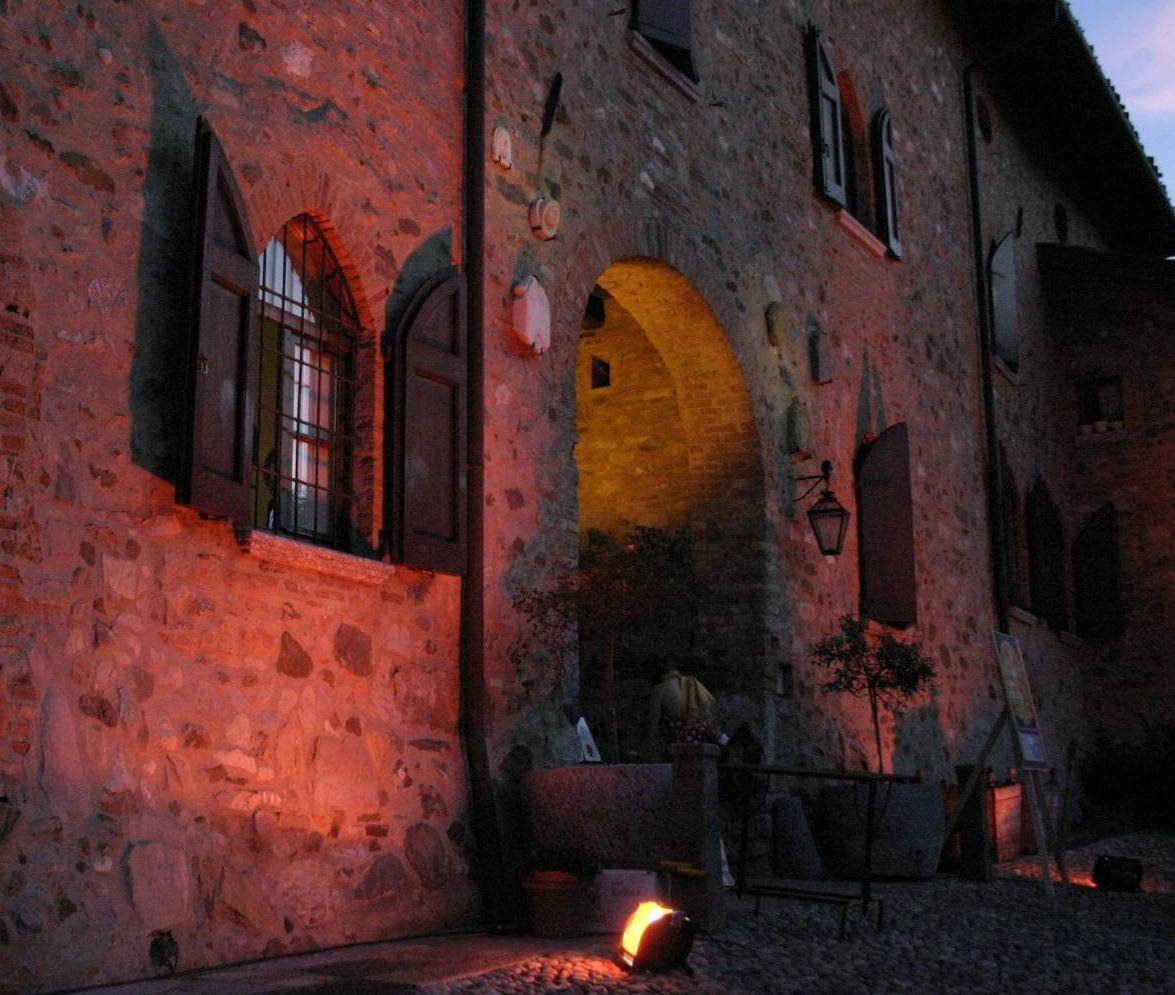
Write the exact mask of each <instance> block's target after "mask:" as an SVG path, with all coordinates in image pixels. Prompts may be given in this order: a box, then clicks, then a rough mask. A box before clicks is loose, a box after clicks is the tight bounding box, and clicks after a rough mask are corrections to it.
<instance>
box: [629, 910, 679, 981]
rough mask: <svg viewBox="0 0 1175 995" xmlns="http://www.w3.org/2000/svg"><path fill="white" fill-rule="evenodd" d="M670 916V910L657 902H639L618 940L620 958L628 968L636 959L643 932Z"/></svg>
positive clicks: (671, 912)
mask: <svg viewBox="0 0 1175 995" xmlns="http://www.w3.org/2000/svg"><path fill="white" fill-rule="evenodd" d="M672 914H673V910H672V909H667V908H665V906H664V905H659V904H658V903H657V902H641V904H640V905H638V906H637V907H636V911H635V912H634V913H633V914H632V915H630V916H629V917H628V922H626V923H625V924H624V933H623V934H622V936H621V938H620V956H621V957H622V958H623V959H624V962H625V963H626V964H627V965H628V966H629V967H632V963H633V961H634V960H635V959H636V952H637V950H638V949H640V945H641V937H642V936H644V934H645V930H646V929H648V928H649V927H650V926H651V925H653V923H655V922H657V921H658V920H659V919H664V918H665V917H666V916H667V915H672Z"/></svg>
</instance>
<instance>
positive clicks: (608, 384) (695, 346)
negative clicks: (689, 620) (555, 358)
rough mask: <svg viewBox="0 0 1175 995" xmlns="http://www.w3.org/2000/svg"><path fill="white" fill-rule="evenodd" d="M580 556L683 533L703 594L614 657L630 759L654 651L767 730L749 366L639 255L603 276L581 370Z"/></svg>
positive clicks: (637, 747) (677, 283)
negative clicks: (688, 609) (645, 536)
mask: <svg viewBox="0 0 1175 995" xmlns="http://www.w3.org/2000/svg"><path fill="white" fill-rule="evenodd" d="M576 398H577V404H576V408H577V427H578V442H577V445H576V449H575V457H576V463H577V467H578V470H579V540H580V550H581V557H582V556H583V555H584V553H585V550H587V549H589V547H590V546H591V544H592V543H593V542H594V541H599V540H600V538H601V537H606V539H605V541H612V542H624V541H626V539H628V538H630V537H631V536H632V535H633V534H634V531H635V530H640V529H645V530H648V529H653V530H657V532H658V533H659V534H664V535H666V536H669V537H673V536H677V535H684V536H685V537H686V538H687V540H688V545H689V558H690V561H691V562H692V572H693V575H694V577H695V578H696V582H697V590H698V592H699V598H698V604H697V611H696V618H695V621H694V624H692V625H689V626H686V625H680V626H678V625H665V626H663V627H662V629H661V630H660V631H652V632H650V631H643V632H641V633H639V634H638V635H635V636H633V637H631V638H624V637H623V636H622V637H621V638H620V639H619V641H618V645H617V646H616V654H615V655H616V668H615V669H616V682H617V687H616V696H615V697H616V707H617V712H618V723H617V724H618V727H619V731H620V735H619V750H618V754H619V755H618V756H616V757H612V758H610V759H616V760H623V759H626V758H628V757H630V756H633V755H636V754H639V753H640V752H641V748H642V746H643V740H644V732H645V703H646V700H647V693H648V689H649V682H648V680H647V678H646V677H645V675H644V673H643V668H642V667H641V662H642V660H643V658H644V657H645V656H646V655H648V654H649V653H651V652H656V653H657V654H658V655H659V656H660V657H661V659H662V660H663V661H664V662H665V663H666V664H667V665H674V666H681V667H683V668H686V667H688V668H690V669H692V670H694V671H695V672H696V673H698V675H699V676H700V677H702V679H703V680H704V681H705V682H706V683H707V685H709V686H710V687H711V689H712V690H714V691H715V693H716V694H717V695H718V698H719V711H720V717H721V718H722V719H723V720H724V721H725V722H726V723H727V724H728V725H730V724H733V723H734V722H737V721H738V720H739V719H744V718H745V719H749V720H751V722H752V725H757V724H758V722H757V719H758V713H759V710H760V709H761V707H762V700H763V690H764V686H765V685H764V681H765V675H764V672H763V671H764V661H765V640H766V635H765V619H764V590H765V567H764V559H765V539H764V537H765V524H764V515H765V500H764V486H763V469H762V461H761V454H760V450H759V441H758V435H757V432H756V429H755V425H754V419H753V415H752V410H751V399H750V395H749V393H748V391H747V387H746V384H745V382H744V379H743V375H742V370H741V368H740V366H739V363H738V360H737V357H736V356H735V353H734V351H733V349H732V348H731V346H730V343H729V341H728V340H727V337H726V335H725V334H724V332H723V330H722V328H721V326H720V325H719V323H718V320H717V318H716V317H715V315H714V312H713V311H712V310H711V308H710V306H709V305H708V304H707V302H706V300H705V298H704V297H703V296H702V294H701V293H700V292H699V291H698V290H697V288H696V287H695V286H694V285H693V284H692V283H691V282H690V280H689V279H688V278H687V277H685V276H684V275H683V274H682V273H681V272H679V271H678V270H676V269H674V268H673V267H671V266H669V265H667V264H665V263H662V262H659V261H656V260H652V259H648V258H626V259H622V260H620V261H618V262H615V263H613V264H612V265H611V266H609V267H608V268H607V269H606V270H605V271H604V272H603V273H602V274H601V275H600V276H599V277H598V279H597V281H596V286H595V288H594V289H593V291H592V295H591V298H590V299H589V301H588V302H587V307H586V308H585V312H584V323H583V328H582V330H581V333H580V338H579V348H578V354H577V364H576ZM606 652H607V648H606V646H605V645H604V639H603V637H602V635H601V633H599V632H596V633H592V632H587V633H584V634H583V637H582V639H581V656H580V687H581V693H582V699H583V708H584V712H585V714H586V715H587V717H588V720H589V723H591V724H592V726H593V728H595V729H599V730H606V729H607V727H608V721H607V717H606V714H605V712H606V709H607V707H608V701H607V698H606V696H605V694H604V683H605V682H604V667H603V662H604V658H605V655H606Z"/></svg>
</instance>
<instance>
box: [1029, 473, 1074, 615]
mask: <svg viewBox="0 0 1175 995" xmlns="http://www.w3.org/2000/svg"><path fill="white" fill-rule="evenodd" d="M1025 512H1026V513H1025V521H1026V525H1027V529H1026V532H1027V538H1028V569H1029V580H1030V583H1031V588H1032V611H1033V613H1034V614H1035V615H1037V616H1039V617H1040V618H1043V619H1044V620H1045V621H1046V622H1047V623H1048V625H1049V628H1051V629H1064V628H1065V625H1066V622H1067V618H1066V614H1067V613H1066V607H1065V532H1064V529H1063V527H1062V525H1061V516H1060V513H1059V512H1058V511H1057V506H1056V505H1055V504H1053V499H1052V497H1051V495H1050V494H1049V489H1048V487H1047V486H1046V485H1045V482H1044V481H1043V480H1037V482H1036V483H1035V484H1034V485H1033V487H1032V490H1031V491H1029V492H1028V501H1027V507H1026V509H1025Z"/></svg>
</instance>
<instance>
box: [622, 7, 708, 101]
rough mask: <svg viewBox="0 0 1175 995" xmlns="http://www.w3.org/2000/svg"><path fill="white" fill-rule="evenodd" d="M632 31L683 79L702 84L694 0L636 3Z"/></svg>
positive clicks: (633, 9) (633, 8)
mask: <svg viewBox="0 0 1175 995" xmlns="http://www.w3.org/2000/svg"><path fill="white" fill-rule="evenodd" d="M632 29H633V30H634V31H636V32H637V33H638V34H640V35H641V36H642V37H644V38H645V39H646V40H647V41H648V42H649V44H650V45H652V46H653V48H655V49H656V50H657V51H658V52H659V53H660V54H661V55H662V56H664V57H665V60H666V61H667V62H668V63H669V64H670V65H671V66H673V68H674V69H676V70H678V72H680V73H681V74H682V75H683V76H685V77H687V78H688V79H691V80H693V81H694V82H695V83H696V82H698V70H697V66H695V65H694V56H693V32H692V26H691V23H690V0H635V2H634V3H633V5H632Z"/></svg>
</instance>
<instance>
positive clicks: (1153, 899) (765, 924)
mask: <svg viewBox="0 0 1175 995" xmlns="http://www.w3.org/2000/svg"><path fill="white" fill-rule="evenodd" d="M1084 850H1088V851H1089V853H1088V854H1086V853H1085V852H1084ZM1096 853H1120V854H1130V855H1135V856H1139V857H1140V858H1142V859H1143V860H1144V863H1146V864H1147V866H1148V867H1149V868H1161V871H1162V873H1161V874H1160V875H1159V876H1158V877H1154V876H1148V882H1147V886H1148V887H1149V888H1150V889H1151V890H1150V891H1147V892H1145V893H1143V894H1113V893H1106V892H1099V891H1096V890H1094V889H1093V888H1090V887H1082V886H1079V885H1078V886H1073V887H1069V888H1059V887H1058V889H1057V895H1056V898H1055V899H1054V900H1050V899H1049V898H1048V897H1047V896H1046V894H1045V891H1044V888H1043V887H1041V885H1040V883H1039V881H1033V880H1030V879H1029V880H1019V879H1017V878H1016V877H1014V876H1012V875H1013V871H1014V869H1013V868H1006V869H1004V871H1005V873H1006V874H1007V875H1008V876H1004V877H1001V879H1000V880H998V881H997V882H996V883H995V884H992V885H985V884H978V883H972V882H966V881H959V880H956V879H952V878H940V879H937V880H934V881H926V882H918V883H909V884H887V885H883V886H879V888H878V892H879V893H880V894H881V895H882V896H883V897H884V899H885V906H886V909H885V911H886V928H885V929H884V930H882V931H881V932H880V933H878V932H875V931H874V929H873V926H872V924H871V923H867V922H865V921H864V920H862V919H861V917H860V916H859V914H857V913H854V914H853V916H852V917H851V920H850V927H849V931H848V935H847V937H846V938H845V939H844V940H843V941H838V939H837V913H835V912H834V911H833V910H832V909H830V908H826V907H820V906H813V905H808V904H801V903H796V902H784V901H782V900H779V899H773V900H772V899H767V900H765V901H764V909H763V912H762V914H761V915H760V916H758V917H756V916H755V915H754V912H753V910H752V909H751V908H750V907H740V908H737V909H736V910H734V912H733V914H732V915H731V917H730V922H729V923H728V925H727V926H726V927H725V928H724V929H723V930H722V931H721V932H720V933H719V934H718V935H716V936H703V937H699V939H698V942H697V943H696V945H695V948H694V953H693V954H692V956H691V957H690V965H691V967H692V968H693V970H694V977H692V978H691V977H689V976H688V975H687V974H685V973H684V972H681V971H678V972H674V973H672V974H667V975H637V976H633V975H628V974H626V973H625V972H623V971H622V970H621V968H620V967H618V966H617V965H616V964H615V963H614V962H613V961H612V960H611V956H610V950H609V949H608V947H607V946H606V945H605V944H603V943H602V944H601V945H600V947H599V948H597V949H596V950H593V951H591V952H588V953H580V954H578V955H576V956H568V957H540V958H533V959H531V960H528V961H525V962H523V963H521V964H518V965H515V966H513V967H511V968H509V969H508V970H505V971H499V972H495V973H493V974H488V975H483V976H481V977H478V978H472V979H467V980H464V981H458V982H454V983H450V984H447V985H442V986H433V987H430V988H427V989H424V990H426V991H428V992H431V993H435V995H448V993H458V992H460V993H479V995H480V993H510V995H513V993H517V992H546V993H553V992H565V993H577V995H578V993H585V995H586V993H591V995H603V993H608V992H650V993H653V992H664V993H679V992H680V993H707V995H708V993H715V995H717V993H728V995H735V993H743V992H745V993H748V995H758V993H780V995H783V993H805V995H817V993H820V995H883V993H885V995H888V993H904V992H918V993H921V995H931V993H933V995H939V993H942V995H947V993H951V995H953V993H971V992H976V993H988V992H990V993H993V995H994V993H1000V995H1012V993H1021V992H1032V993H1049V992H1064V993H1066V995H1085V993H1088V995H1172V993H1175V894H1172V893H1170V891H1171V890H1175V883H1173V882H1172V878H1175V874H1173V873H1172V872H1175V837H1153V836H1145V837H1144V836H1138V837H1125V838H1123V839H1121V840H1116V841H1112V845H1111V846H1109V847H1107V846H1105V845H1102V846H1100V847H1099V846H1098V845H1094V846H1092V847H1088V848H1083V851H1074V853H1073V855H1072V856H1071V859H1070V863H1071V866H1073V867H1075V868H1076V870H1077V873H1076V874H1075V879H1077V880H1081V879H1082V877H1083V876H1084V879H1085V880H1086V881H1088V873H1085V874H1084V875H1083V874H1082V869H1083V868H1084V869H1085V870H1086V871H1087V870H1088V868H1087V867H1086V866H1085V865H1086V864H1088V865H1089V866H1092V861H1093V857H1094V855H1096ZM1148 860H1149V861H1150V863H1148ZM1021 864H1023V865H1025V866H1035V867H1036V870H1037V873H1039V865H1033V864H1032V860H1031V859H1028V860H1026V861H1022V862H1021ZM1028 873H1031V872H1030V871H1029V872H1028ZM1160 886H1166V887H1168V889H1169V890H1168V891H1167V892H1161V891H1158V890H1157V888H1158V887H1160Z"/></svg>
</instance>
